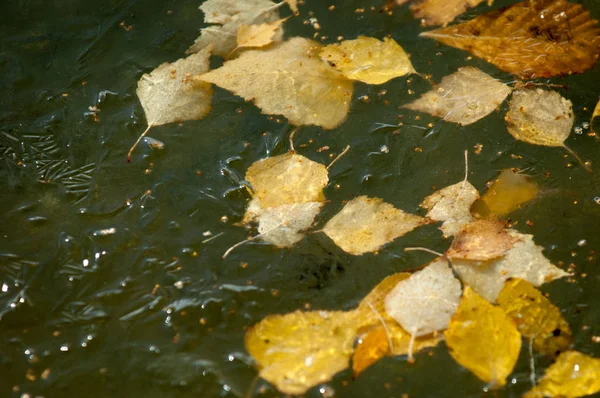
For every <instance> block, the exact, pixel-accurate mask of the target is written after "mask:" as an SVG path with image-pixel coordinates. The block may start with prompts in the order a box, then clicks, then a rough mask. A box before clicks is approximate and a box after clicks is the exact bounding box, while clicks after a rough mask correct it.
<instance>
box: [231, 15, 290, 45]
mask: <svg viewBox="0 0 600 398" xmlns="http://www.w3.org/2000/svg"><path fill="white" fill-rule="evenodd" d="M287 20H288V18H284V19H279V20H277V21H274V22H267V23H263V24H260V25H246V24H242V25H240V28H239V29H238V31H237V47H236V48H235V49H234V50H233V51H232V52H234V51H235V50H236V49H238V48H243V47H264V46H266V45H269V44H271V43H273V38H274V37H275V35H276V34H277V32H278V31H279V30H280V29H281V25H282V24H283V23H284V22H285V21H287Z"/></svg>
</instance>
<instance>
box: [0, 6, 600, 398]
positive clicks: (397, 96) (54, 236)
mask: <svg viewBox="0 0 600 398" xmlns="http://www.w3.org/2000/svg"><path fill="white" fill-rule="evenodd" d="M305 3H306V4H305V5H304V6H302V7H301V12H302V14H301V16H300V17H298V18H293V19H291V20H290V21H288V22H287V23H286V35H287V36H296V35H298V36H303V37H313V35H314V34H315V30H314V27H313V26H312V25H311V24H304V23H303V21H305V20H306V18H307V17H308V15H309V14H308V12H309V11H312V12H313V16H314V17H316V18H318V21H319V25H320V27H321V29H320V30H319V32H318V37H317V38H321V37H324V39H323V40H324V41H325V42H333V41H335V38H337V37H338V36H343V37H344V38H354V37H356V36H358V35H368V36H374V37H379V38H383V37H385V35H388V34H391V35H392V36H393V37H394V39H395V40H397V41H398V42H399V43H401V44H402V46H403V47H404V48H405V49H406V50H407V52H409V53H410V54H411V55H412V58H411V60H412V62H413V64H414V66H415V69H416V70H418V71H420V72H422V73H424V74H430V75H432V79H433V80H434V81H440V80H441V77H443V76H445V75H447V74H449V73H451V72H453V71H455V70H456V69H457V68H458V67H459V66H464V65H473V66H476V67H478V68H480V69H482V70H483V71H485V72H486V73H489V74H491V75H492V76H494V77H496V78H498V79H501V80H502V81H504V82H509V81H512V80H513V78H512V77H511V75H508V74H505V73H502V72H499V71H498V70H497V69H496V68H494V67H493V66H491V65H489V64H486V63H485V62H483V61H481V60H478V59H475V58H469V57H468V54H466V53H464V52H461V51H459V50H455V49H451V48H448V47H445V46H441V45H438V44H436V43H435V42H434V41H433V40H424V39H421V38H419V37H418V35H417V33H418V32H419V31H421V28H420V27H419V24H418V21H415V20H413V18H412V16H411V15H410V13H409V12H408V11H407V10H406V9H405V8H402V9H400V10H399V11H398V12H396V13H395V14H394V15H393V16H386V15H382V14H381V13H379V12H378V11H377V10H378V7H379V6H380V5H381V4H383V3H384V1H383V0H382V1H372V2H365V1H364V0H351V1H344V2H342V1H331V2H321V1H316V0H306V1H305ZM330 3H331V4H330ZM379 3H381V4H379ZM511 3H513V2H512V1H509V0H505V1H497V2H496V3H495V4H494V7H499V6H502V5H507V4H511ZM581 3H582V4H584V6H585V7H586V8H588V9H590V10H591V11H592V15H593V16H594V17H596V18H599V17H600V8H599V7H598V4H597V3H595V2H593V1H592V0H587V1H586V0H582V1H581ZM332 4H335V5H336V7H335V9H334V11H330V10H329V6H330V5H332ZM198 5H199V1H198V0H195V1H191V0H183V1H177V2H162V1H157V0H149V1H145V2H139V1H136V0H109V1H105V2H96V3H94V2H87V1H83V0H69V1H66V2H65V1H61V2H56V1H51V2H48V1H46V2H42V1H37V0H22V1H18V2H9V3H7V4H5V5H4V11H3V13H2V15H1V16H0V21H1V23H0V33H1V35H0V72H1V74H2V79H1V80H0V88H1V92H2V94H1V95H0V105H1V106H0V153H1V155H2V158H1V162H0V203H2V211H1V212H0V223H1V224H0V225H1V226H0V339H1V340H0V374H1V375H2V376H0V392H1V393H0V395H1V396H15V397H20V396H31V397H34V396H44V397H54V396H60V397H70V396H89V397H106V396H109V395H111V396H142V395H144V396H148V397H154V396H156V397H165V396H168V397H176V396H182V397H183V396H202V397H212V396H231V397H233V396H245V394H246V393H247V392H248V390H249V389H250V387H251V386H252V385H253V383H254V382H255V380H254V379H255V376H256V371H255V369H254V366H253V363H252V359H251V358H250V357H249V356H248V354H247V353H246V352H245V349H244V342H243V336H244V330H245V329H246V328H247V327H249V326H251V325H253V324H254V323H256V322H258V321H259V320H260V319H262V318H263V317H265V316H266V315H268V314H271V313H285V312H289V311H292V310H295V309H297V308H309V307H310V308H312V309H319V308H323V309H348V308H352V307H353V306H355V305H356V304H357V302H358V301H359V300H360V298H362V297H363V296H364V295H365V294H366V293H367V292H368V291H369V290H370V289H371V288H372V287H373V286H374V285H375V284H376V283H377V282H379V281H380V280H381V279H383V278H384V277H385V276H387V275H389V274H391V273H393V272H397V271H401V270H406V269H412V268H414V267H415V266H418V265H420V264H422V263H424V262H425V261H429V260H430V259H431V257H430V256H429V255H427V254H424V253H418V252H410V253H405V252H403V250H402V249H403V247H405V246H426V247H428V248H430V249H433V250H440V251H443V250H445V248H446V247H447V246H448V245H449V242H448V241H444V240H443V239H442V238H441V237H440V234H439V232H438V231H437V229H436V226H435V225H432V226H427V227H424V228H421V229H419V230H415V231H414V232H412V233H410V234H407V235H406V236H404V237H402V238H400V239H398V240H396V241H395V242H394V243H392V244H389V245H387V246H386V247H384V249H383V250H381V251H380V252H379V254H378V255H372V254H367V255H364V256H356V257H355V256H351V255H348V254H345V253H344V252H342V251H341V250H340V249H339V248H337V247H336V246H335V245H334V244H333V243H332V242H331V241H329V240H328V239H327V238H326V237H324V236H322V234H312V235H310V236H309V237H308V238H306V239H304V240H303V241H301V242H300V243H299V244H297V245H296V246H295V247H294V248H293V249H276V248H274V247H272V246H270V245H267V244H264V243H260V242H252V243H250V244H247V245H245V246H242V247H240V248H238V249H237V250H236V251H235V252H233V253H232V254H231V255H230V256H229V257H228V258H227V259H226V260H223V259H222V258H221V255H222V254H223V252H224V251H225V250H226V249H227V248H228V247H230V246H231V245H233V244H234V243H236V242H238V241H240V240H243V239H245V238H246V237H247V236H248V234H249V232H248V231H247V230H245V229H244V228H240V227H238V226H236V225H235V224H236V223H237V222H238V221H239V220H240V219H241V217H242V216H243V213H244V210H245V206H246V204H247V199H248V194H247V192H246V190H245V188H243V187H242V186H241V185H240V182H241V181H242V180H243V176H244V174H245V171H246V169H247V168H248V166H249V165H250V164H252V163H253V162H254V161H256V160H257V159H260V158H263V157H265V156H267V155H278V154H282V153H285V151H286V150H287V147H288V144H287V137H288V135H289V133H290V132H291V130H292V127H291V126H289V125H287V124H286V123H285V122H284V121H281V120H278V119H276V118H269V117H265V116H263V115H260V112H259V110H257V108H256V107H254V106H253V105H251V104H246V103H244V102H243V101H242V100H241V99H240V98H238V97H235V96H233V95H231V94H230V93H228V92H225V91H223V90H220V89H216V90H215V98H214V100H213V101H214V102H213V105H214V109H213V112H212V113H211V114H210V115H209V116H208V117H207V118H206V119H204V120H202V121H192V122H186V123H183V124H181V125H177V124H173V125H167V126H161V127H156V128H154V129H153V131H151V133H150V135H151V136H152V138H153V139H156V140H159V141H160V142H162V143H164V145H165V148H164V150H158V151H157V150H153V149H152V148H150V147H149V146H148V145H141V146H140V148H139V149H138V150H136V152H135V153H134V157H133V159H132V163H131V164H127V163H126V162H125V155H126V153H127V150H128V148H129V147H130V146H131V144H132V143H133V142H134V141H135V139H136V138H137V136H138V135H139V134H140V133H141V131H143V129H144V128H145V125H146V121H145V120H144V117H143V112H142V110H141V107H140V105H139V103H138V100H137V98H136V95H135V86H136V83H137V80H138V79H139V77H140V76H141V75H142V74H143V73H145V72H148V71H150V70H152V69H153V68H154V67H156V66H157V65H159V64H161V63H162V62H165V61H173V60H175V59H177V58H179V57H181V56H182V55H183V53H184V51H185V49H186V48H187V47H189V46H190V45H191V44H192V43H193V41H194V39H195V37H196V36H197V32H198V29H199V28H201V27H202V26H203V25H202V22H201V21H202V14H201V12H200V11H199V10H197V7H198ZM371 5H373V6H374V7H375V8H374V9H375V11H370V7H371ZM357 8H365V12H363V13H356V12H355V10H356V9H357ZM485 8H486V6H485V4H482V5H481V6H480V7H477V8H476V9H475V10H473V11H470V12H469V13H468V14H467V16H465V17H462V18H468V17H469V16H474V15H476V14H478V13H480V12H481V11H482V10H484V9H485ZM128 27H131V29H129V28H128ZM219 64H220V61H219V60H215V61H214V62H213V65H212V66H213V67H216V66H218V65H219ZM598 68H599V67H598V66H597V67H596V68H594V69H593V70H591V71H588V72H587V73H585V74H583V75H575V76H569V77H564V78H555V79H552V80H551V81H552V82H553V83H559V84H565V85H567V86H568V90H566V91H564V92H563V95H564V96H565V97H567V98H569V99H571V100H572V101H573V104H574V111H575V115H576V121H575V125H576V127H578V128H580V129H581V132H582V133H583V134H573V135H572V137H571V138H569V140H568V141H567V144H568V145H569V146H570V147H571V148H573V149H574V150H575V151H576V152H577V153H578V154H579V155H580V156H581V157H582V158H584V159H590V160H592V162H593V164H596V163H597V164H599V165H600V157H599V155H598V151H597V142H596V139H595V138H594V137H590V136H588V135H587V134H586V132H589V129H588V127H589V126H587V125H586V122H587V121H588V120H589V116H590V114H591V110H592V109H593V106H594V105H595V103H596V101H597V99H598V94H599V93H600V79H598V78H597V77H598V73H599V70H600V69H598ZM355 87H356V89H355V93H354V99H353V102H352V107H351V112H350V115H349V118H348V120H347V121H346V122H345V123H344V124H342V125H341V126H340V127H339V128H337V129H334V130H332V131H327V132H324V131H322V130H321V129H319V128H314V127H305V128H302V129H301V130H300V131H299V132H298V133H297V134H296V146H297V148H300V149H299V151H300V153H301V154H303V155H304V156H307V157H309V158H311V159H312V160H315V161H318V162H320V163H322V164H328V163H329V161H330V160H331V157H330V154H332V153H340V152H341V151H342V150H343V149H344V148H345V147H346V145H351V147H352V149H351V151H350V152H349V153H348V154H347V155H346V156H345V157H344V158H342V159H340V160H339V161H338V162H337V163H336V164H335V165H334V167H332V168H331V170H330V184H329V185H328V186H327V188H326V190H325V195H326V197H327V199H328V200H329V202H328V203H327V205H326V206H325V208H324V210H323V212H322V213H321V214H320V215H319V216H318V217H317V221H318V222H320V223H321V225H322V223H323V222H324V221H325V220H328V219H329V218H331V216H332V215H333V214H335V213H336V212H337V211H338V210H339V208H340V207H341V201H342V200H348V199H350V198H352V197H353V196H356V195H360V194H364V195H370V196H378V197H381V198H383V199H384V200H385V201H386V202H389V203H392V204H394V205H395V206H396V207H398V208H402V209H404V210H406V211H408V212H411V213H417V212H419V211H420V210H419V209H418V204H419V202H420V200H421V199H422V198H424V197H425V196H427V195H428V194H430V193H431V192H432V191H433V189H435V188H436V187H437V188H440V187H443V186H446V185H449V184H450V183H454V182H457V181H460V180H462V174H463V155H462V154H463V151H464V150H465V149H469V150H470V151H471V152H472V153H474V151H475V149H476V148H478V151H480V154H478V155H475V154H473V155H472V156H471V160H470V169H471V171H472V174H471V176H470V181H471V182H472V183H473V184H474V185H475V186H476V187H477V188H478V189H480V190H482V189H483V188H484V186H485V182H486V181H489V180H491V179H492V178H495V177H497V175H498V173H499V171H500V170H501V169H504V168H510V167H516V168H522V169H524V170H526V172H527V173H528V174H529V175H531V176H532V178H533V179H534V180H535V181H536V182H537V183H538V184H539V186H540V187H541V189H542V190H543V191H544V193H543V194H542V196H541V198H540V199H538V200H536V201H535V202H533V204H531V205H530V206H527V207H525V208H523V209H521V210H518V211H517V212H515V213H513V218H512V220H513V222H514V223H515V225H516V228H517V229H519V230H520V231H522V232H525V233H531V234H534V235H535V239H536V242H537V243H538V244H540V245H542V246H543V247H545V248H546V254H547V256H548V257H549V258H550V259H551V260H552V261H553V262H555V263H561V262H562V263H564V265H565V267H566V266H568V265H569V264H570V263H574V264H575V265H576V271H577V272H579V273H580V276H579V277H578V278H576V279H577V283H575V284H570V283H568V282H567V281H562V280H561V281H556V282H553V283H552V284H549V285H547V286H544V288H543V289H542V290H543V291H545V292H549V293H550V294H551V298H552V301H553V302H554V303H555V304H556V305H557V306H558V307H559V308H561V309H562V310H563V313H564V316H565V317H566V319H567V320H568V321H569V323H570V324H571V326H572V328H573V330H574V331H575V333H574V335H575V345H576V347H577V348H578V349H579V350H581V351H583V352H586V353H588V354H591V355H595V356H599V355H600V346H599V345H598V344H597V343H594V340H593V339H592V337H593V336H595V335H600V330H598V329H597V328H598V326H597V325H600V311H598V309H597V308H599V305H600V297H599V296H598V295H597V294H595V285H596V284H597V279H598V277H600V273H599V272H598V270H597V269H596V266H597V261H596V257H595V255H596V254H595V253H596V251H597V250H598V248H600V236H599V235H598V233H597V228H596V226H597V225H600V207H598V204H597V203H596V202H595V201H594V198H595V197H598V196H599V195H600V178H599V177H598V175H599V174H598V172H597V171H594V173H593V174H591V175H590V174H588V173H586V172H585V171H584V170H582V169H581V168H580V167H578V166H577V165H574V166H573V167H569V162H570V159H569V158H565V157H564V156H565V155H564V152H563V151H562V150H561V149H560V148H556V149H555V148H544V147H536V146H532V145H527V144H524V143H519V142H516V141H515V140H513V139H512V137H511V136H510V135H509V134H507V133H506V129H505V127H504V122H503V120H502V115H503V114H504V113H505V111H506V103H505V104H504V105H503V106H502V109H501V111H500V112H495V113H492V114H491V115H490V116H488V117H487V118H486V119H484V120H482V121H480V122H477V123H475V124H473V125H471V126H465V127H461V126H458V125H454V124H450V123H442V122H440V121H439V120H438V119H436V118H433V117H430V116H427V115H422V114H417V113H415V112H411V111H406V110H402V109H398V106H399V105H402V104H405V103H406V102H408V101H409V100H412V99H414V98H416V95H419V94H421V93H423V92H425V91H427V90H428V89H429V88H430V86H429V84H428V82H427V81H425V80H424V79H422V78H420V77H418V76H412V77H409V78H398V79H395V80H393V81H391V82H389V83H386V84H384V85H383V86H367V85H362V84H357V85H356V86H355ZM409 90H410V91H409ZM410 93H413V94H410ZM365 96H366V97H368V98H369V99H370V100H369V101H363V100H360V98H365ZM399 122H401V123H402V124H401V127H399V128H398V129H395V128H381V126H386V125H387V126H390V125H392V126H395V125H398V123H399ZM324 147H329V150H324V149H322V148H324ZM383 147H385V148H387V150H386V151H382V150H381V148H383ZM599 167H600V166H599ZM527 221H530V222H529V223H528V222H527ZM211 237H214V239H210V238H211ZM581 241H585V242H586V244H584V245H579V244H578V242H581ZM583 275H585V277H583ZM596 341H597V339H596ZM547 365H548V360H546V359H544V358H541V357H540V358H538V359H537V372H538V374H540V375H541V374H543V371H544V369H545V367H546V366H547ZM529 373H530V371H529V358H528V357H527V352H526V350H524V353H523V354H522V358H521V359H520V361H519V363H518V364H517V367H516V369H515V372H514V374H513V375H512V377H513V378H514V382H513V383H509V386H507V387H506V388H505V389H503V390H502V391H500V392H499V393H497V395H498V396H506V397H512V396H519V395H520V393H521V392H522V391H525V390H526V389H528V388H529V387H530V384H529V377H530V374H529ZM432 374H434V375H435V377H434V378H432V377H431V375H432ZM509 381H510V379H509ZM254 386H255V391H256V395H257V396H279V394H278V393H277V391H275V390H274V389H273V388H272V387H271V386H269V385H268V384H266V383H264V382H262V381H256V384H255V385H254ZM481 389H482V385H481V383H480V382H479V381H477V380H476V379H475V378H474V377H473V376H472V375H470V374H469V373H468V372H466V371H465V370H463V369H462V368H460V367H459V366H458V365H456V364H455V363H454V361H453V360H452V359H451V358H450V356H449V355H448V354H447V350H446V349H445V347H443V345H442V346H440V347H438V348H436V349H434V350H433V351H432V355H431V356H428V355H422V356H421V357H419V358H418V360H417V362H416V363H415V364H414V365H408V364H407V363H406V360H405V358H402V357H400V358H387V359H384V360H382V361H380V363H378V364H377V365H375V366H374V367H373V368H371V369H369V370H367V371H366V372H365V373H364V374H363V375H361V377H359V378H358V379H356V380H354V381H352V380H351V378H350V373H349V372H348V371H346V372H342V373H341V374H339V375H338V376H336V378H335V379H334V380H333V381H332V382H331V383H330V384H328V385H327V386H323V387H321V390H322V391H323V392H320V389H319V388H316V389H313V390H311V392H310V394H309V395H310V396H331V395H335V396H342V397H364V396H401V395H402V394H403V393H408V394H409V395H410V396H436V397H454V396H479V395H480V393H481ZM259 392H262V394H258V393H259ZM24 394H25V395H24ZM26 394H28V395H26Z"/></svg>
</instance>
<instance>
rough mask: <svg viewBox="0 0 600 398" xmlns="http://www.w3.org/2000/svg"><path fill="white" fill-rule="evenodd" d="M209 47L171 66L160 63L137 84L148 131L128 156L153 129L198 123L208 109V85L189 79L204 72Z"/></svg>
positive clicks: (206, 69) (209, 91)
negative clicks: (170, 125)
mask: <svg viewBox="0 0 600 398" xmlns="http://www.w3.org/2000/svg"><path fill="white" fill-rule="evenodd" d="M211 51H212V46H208V47H206V48H204V49H203V50H202V51H200V52H198V53H196V54H192V55H190V56H188V57H187V58H182V59H179V60H177V61H175V62H173V63H164V64H162V65H160V66H159V67H158V68H156V69H154V70H153V71H152V72H150V73H149V74H148V73H146V74H144V75H143V76H142V77H141V79H140V80H139V81H138V85H137V90H136V94H137V96H138V98H139V99H140V102H141V103H142V108H144V113H145V114H146V120H147V121H148V128H147V129H146V131H144V133H143V134H142V135H141V136H140V137H139V138H138V140H137V142H136V143H135V144H134V145H133V147H132V148H131V150H130V151H129V154H128V155H127V159H128V160H129V158H130V156H131V152H132V151H133V149H134V148H135V146H136V145H137V144H138V143H139V142H140V140H141V139H142V138H143V137H144V136H145V135H146V133H147V132H148V130H149V129H150V128H151V127H153V126H160V125H163V124H168V123H175V122H183V121H186V120H200V119H202V118H204V117H205V116H206V115H208V113H209V112H210V109H211V100H212V94H213V90H212V87H211V86H210V84H207V83H205V82H201V81H197V80H195V79H191V76H193V75H197V74H201V73H204V72H206V71H208V68H209V65H208V59H209V58H210V54H211Z"/></svg>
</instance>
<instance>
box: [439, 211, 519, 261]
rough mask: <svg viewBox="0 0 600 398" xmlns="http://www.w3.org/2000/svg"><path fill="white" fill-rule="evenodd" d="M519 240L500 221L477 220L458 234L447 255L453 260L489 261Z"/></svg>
mask: <svg viewBox="0 0 600 398" xmlns="http://www.w3.org/2000/svg"><path fill="white" fill-rule="evenodd" d="M517 240H518V239H517V238H515V237H514V236H512V235H510V234H509V233H508V231H507V230H506V229H504V223H502V222H500V221H495V220H476V221H473V222H471V223H469V224H467V225H465V226H464V227H463V229H462V230H461V231H460V232H459V233H458V234H456V236H455V237H454V240H453V241H452V245H451V246H450V248H449V249H448V251H447V252H446V255H447V256H448V258H450V259H452V260H455V259H462V260H473V261H487V260H491V259H494V258H498V257H500V256H502V255H503V254H504V253H506V252H507V251H508V250H510V249H512V248H513V246H514V244H515V242H517Z"/></svg>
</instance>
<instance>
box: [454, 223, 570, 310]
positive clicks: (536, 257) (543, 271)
mask: <svg viewBox="0 0 600 398" xmlns="http://www.w3.org/2000/svg"><path fill="white" fill-rule="evenodd" d="M508 233H509V235H510V236H511V237H513V238H515V239H517V242H516V243H515V244H514V246H513V248H512V249H510V250H509V251H507V252H506V253H505V254H504V256H503V257H500V258H498V259H493V260H490V261H485V262H478V261H470V260H461V259H453V260H452V267H453V268H454V270H455V271H456V272H457V273H458V275H459V276H460V278H461V279H462V280H463V282H465V283H467V284H468V285H470V286H471V287H472V288H473V290H474V291H476V292H477V293H478V294H479V295H481V296H483V297H484V298H485V299H487V300H488V301H490V302H494V301H496V298H497V297H498V294H499V293H500V290H502V288H503V287H504V282H505V281H506V280H508V279H510V278H520V279H524V280H526V281H528V282H530V283H532V284H533V285H534V286H540V285H542V284H543V283H546V282H550V281H552V280H554V279H558V278H562V277H565V276H568V275H569V274H568V273H566V272H565V271H563V270H561V269H560V268H557V267H555V266H554V265H552V264H551V263H550V261H548V259H546V257H544V255H543V254H542V250H543V248H542V247H540V246H537V245H536V244H535V243H534V242H533V236H532V235H526V234H521V233H519V232H517V231H514V230H510V229H509V230H508Z"/></svg>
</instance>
